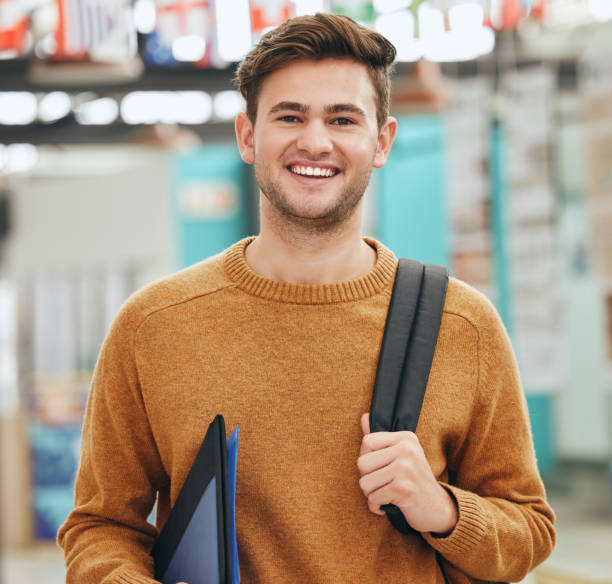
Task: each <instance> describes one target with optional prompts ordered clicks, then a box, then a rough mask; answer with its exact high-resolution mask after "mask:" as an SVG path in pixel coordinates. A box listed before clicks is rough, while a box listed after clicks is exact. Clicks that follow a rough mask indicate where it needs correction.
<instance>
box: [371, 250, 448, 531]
mask: <svg viewBox="0 0 612 584" xmlns="http://www.w3.org/2000/svg"><path fill="white" fill-rule="evenodd" d="M447 284H448V270H447V269H446V268H443V267H441V266H434V265H432V264H425V265H423V264H421V263H420V262H417V261H415V260H408V259H404V258H402V259H400V261H399V265H398V269H397V274H396V277H395V283H394V285H393V292H392V295H391V301H390V303H389V312H388V314H387V321H386V323H385V332H384V335H383V341H382V345H381V350H380V357H379V361H378V368H377V370H376V380H375V382H374V390H373V392H372V403H371V405H370V430H371V431H372V432H381V431H392V432H395V431H399V430H410V431H412V432H414V431H415V430H416V427H417V424H418V421H419V415H420V412H421V406H422V404H423V398H424V397H425V389H426V387H427V381H428V379H429V371H430V369H431V363H432V361H433V355H434V352H435V349H436V342H437V339H438V331H439V330H440V323H441V321H442V310H443V308H444V300H445V298H446V287H447ZM382 509H383V510H384V511H386V512H387V517H388V518H389V521H390V522H391V523H392V524H393V526H394V527H395V528H396V529H397V530H398V531H401V532H402V533H408V532H410V531H412V529H411V527H410V526H409V525H408V524H407V523H406V520H405V519H404V516H403V515H402V513H401V511H400V510H399V509H398V508H397V507H395V505H383V507H382Z"/></svg>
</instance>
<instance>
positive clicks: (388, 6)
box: [374, 0, 412, 14]
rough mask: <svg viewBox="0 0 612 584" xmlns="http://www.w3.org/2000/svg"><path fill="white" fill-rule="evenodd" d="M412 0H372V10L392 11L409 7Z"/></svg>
mask: <svg viewBox="0 0 612 584" xmlns="http://www.w3.org/2000/svg"><path fill="white" fill-rule="evenodd" d="M410 4H412V0H374V10H376V12H378V13H383V14H384V13H385V12H394V11H395V10H401V9H402V8H409V7H410Z"/></svg>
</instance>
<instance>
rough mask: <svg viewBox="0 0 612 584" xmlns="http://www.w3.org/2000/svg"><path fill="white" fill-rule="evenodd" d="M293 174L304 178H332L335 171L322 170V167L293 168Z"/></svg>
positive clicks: (329, 169) (330, 169)
mask: <svg viewBox="0 0 612 584" xmlns="http://www.w3.org/2000/svg"><path fill="white" fill-rule="evenodd" d="M290 168H291V172H293V173H294V174H301V175H303V176H324V177H331V176H334V174H335V170H334V169H332V168H320V167H318V166H317V167H312V166H292V167H290Z"/></svg>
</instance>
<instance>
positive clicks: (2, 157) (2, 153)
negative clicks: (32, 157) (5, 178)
mask: <svg viewBox="0 0 612 584" xmlns="http://www.w3.org/2000/svg"><path fill="white" fill-rule="evenodd" d="M7 162H8V147H7V146H6V144H0V171H2V170H3V169H4V165H5V164H6V163H7Z"/></svg>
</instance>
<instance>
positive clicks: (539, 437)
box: [489, 121, 558, 474]
mask: <svg viewBox="0 0 612 584" xmlns="http://www.w3.org/2000/svg"><path fill="white" fill-rule="evenodd" d="M507 156H508V148H507V139H506V136H505V133H504V128H503V125H502V124H501V123H500V122H499V121H494V122H493V124H492V126H491V142H490V164H489V170H490V181H491V214H492V216H491V224H492V226H493V239H494V242H495V278H496V280H497V288H498V291H499V292H498V299H497V307H496V308H497V310H498V312H499V313H500V315H501V317H502V320H503V321H504V325H505V326H506V328H507V330H508V333H509V334H510V337H511V338H512V329H513V327H512V290H511V286H510V270H511V265H510V261H509V257H508V256H509V253H508V245H509V241H508V240H509V232H508V225H507V217H508V205H507V199H508V186H507V185H508V172H507V168H508V161H507ZM525 396H526V399H527V407H528V409H529V418H530V421H531V428H532V432H533V443H534V447H535V451H536V455H537V458H538V468H539V469H540V472H541V473H544V474H546V473H551V472H552V471H554V469H555V467H556V465H557V462H558V460H557V458H558V457H557V451H556V445H555V438H554V434H555V428H554V405H555V404H554V395H551V393H550V392H548V391H542V388H532V387H525Z"/></svg>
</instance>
